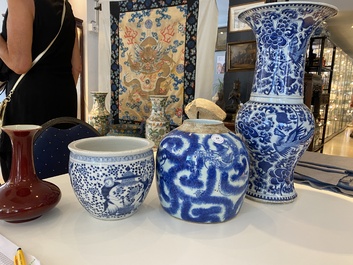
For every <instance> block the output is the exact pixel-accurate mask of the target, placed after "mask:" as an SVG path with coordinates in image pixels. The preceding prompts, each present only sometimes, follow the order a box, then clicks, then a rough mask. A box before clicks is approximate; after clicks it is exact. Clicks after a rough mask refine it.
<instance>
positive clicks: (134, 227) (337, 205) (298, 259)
mask: <svg viewBox="0 0 353 265" xmlns="http://www.w3.org/2000/svg"><path fill="white" fill-rule="evenodd" d="M49 180H50V181H51V182H53V183H55V184H57V185H58V186H59V187H60V189H61V191H62V198H61V201H60V202H59V204H58V205H57V206H56V208H54V209H53V210H51V211H50V212H48V213H46V214H45V215H43V216H42V217H40V218H39V219H36V220H34V221H30V222H27V223H20V224H12V223H7V222H4V221H0V233H1V234H3V235H4V236H5V237H7V238H8V239H9V240H11V241H12V242H14V243H15V244H17V245H19V246H21V247H22V249H24V250H25V251H27V252H28V253H29V254H32V255H34V256H35V257H36V258H37V259H39V260H40V261H41V264H42V265H56V264H61V265H62V264H65V265H71V264H80V265H81V264H82V265H83V264H99V265H100V264H124V265H127V264H133V265H135V264H139V265H140V264H153V265H159V264H160V265H171V264H183V265H185V264H186V265H188V264H194V265H198V264H203V265H206V264H212V265H214V264H221V265H225V264H232V265H235V264H238V265H247V264H256V265H259V264H260V265H266V264H271V265H275V264H281V265H283V264H286V265H289V264H295V265H298V264H320V265H324V264H330V265H332V264H337V265H338V264H339V265H343V264H353V198H350V197H347V196H343V195H339V194H335V193H332V192H326V191H319V190H315V189H312V188H310V187H307V186H303V185H298V184H297V185H296V190H297V192H298V198H297V199H296V201H295V202H293V203H291V204H282V205H272V204H262V203H258V202H254V201H251V200H248V199H245V202H244V204H243V206H242V208H241V210H240V213H239V214H238V216H236V217H235V218H234V219H232V220H230V221H228V222H225V223H219V224H197V223H190V222H186V221H182V220H179V219H175V218H173V217H171V216H170V215H168V214H167V213H166V212H164V210H163V209H162V208H161V206H160V204H159V199H158V197H157V191H156V182H154V183H153V184H152V187H151V190H150V192H149V194H148V196H147V198H146V201H145V202H144V204H143V205H142V206H141V208H140V209H139V210H138V212H137V213H135V214H134V215H133V216H131V217H129V218H127V219H124V220H119V221H102V220H97V219H95V218H93V217H92V216H90V215H89V214H88V212H86V210H84V208H83V207H82V206H81V205H80V204H79V202H78V200H77V199H76V197H75V195H74V193H73V191H72V189H71V186H70V180H69V176H68V175H62V176H58V177H55V178H52V179H49Z"/></svg>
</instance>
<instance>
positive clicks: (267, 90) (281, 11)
mask: <svg viewBox="0 0 353 265" xmlns="http://www.w3.org/2000/svg"><path fill="white" fill-rule="evenodd" d="M336 13H337V10H336V9H334V8H333V7H331V6H326V5H320V4H318V3H295V2H292V3H277V4H266V5H262V6H260V7H254V8H252V9H249V10H245V11H244V12H243V13H241V14H239V19H240V20H242V21H244V22H245V23H247V24H248V25H249V26H250V27H251V28H252V30H253V31H254V33H255V36H256V45H257V60H256V68H255V76H254V82H253V86H252V92H253V93H259V94H264V95H285V96H287V95H288V96H291V95H295V96H303V82H304V79H303V78H304V60H305V53H306V50H307V46H308V40H309V39H310V37H311V35H312V34H313V32H314V31H315V29H316V28H317V27H318V26H319V25H320V24H321V23H322V21H323V20H325V19H327V18H329V17H331V16H332V15H334V14H336Z"/></svg>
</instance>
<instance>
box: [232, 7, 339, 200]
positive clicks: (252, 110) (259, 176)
mask: <svg viewBox="0 0 353 265" xmlns="http://www.w3.org/2000/svg"><path fill="white" fill-rule="evenodd" d="M335 14H337V9H336V8H335V7H334V6H331V5H327V4H322V3H311V2H303V3H301V2H279V3H268V4H263V5H259V6H256V7H253V8H249V9H246V10H244V11H243V12H242V13H240V14H239V19H240V20H241V21H243V22H245V23H247V24H248V25H249V26H250V27H251V28H252V30H253V32H254V33H255V36H256V42H257V61H256V66H255V74H254V81H253V86H252V92H251V95H250V100H249V101H248V102H246V103H245V104H244V106H243V107H242V108H241V110H240V111H239V112H238V114H237V117H236V121H235V127H236V130H237V132H239V133H240V134H241V135H242V136H243V140H244V141H245V143H246V146H247V148H248V151H249V155H250V159H251V168H250V176H249V187H248V190H247V193H246V194H247V197H249V198H251V199H254V200H256V201H260V202H269V203H287V202H292V201H293V200H294V199H295V198H296V197H297V193H296V191H295V188H294V181H293V171H294V168H295V165H296V163H297V161H298V159H299V158H300V157H301V156H302V154H303V153H304V151H305V150H306V149H307V147H308V146H309V144H310V142H311V140H312V136H313V134H314V127H315V122H314V117H313V115H312V113H311V111H310V109H309V108H307V107H306V105H304V103H303V89H304V63H305V54H306V50H307V46H308V42H309V40H310V37H311V35H312V34H313V32H314V31H315V29H316V28H317V27H318V26H319V25H320V24H321V22H322V21H323V20H325V19H327V18H329V17H332V16H334V15H335Z"/></svg>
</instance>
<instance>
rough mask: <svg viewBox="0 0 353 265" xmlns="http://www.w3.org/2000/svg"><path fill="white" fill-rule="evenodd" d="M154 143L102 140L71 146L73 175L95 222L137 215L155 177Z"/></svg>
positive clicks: (79, 196) (118, 138) (115, 138)
mask: <svg viewBox="0 0 353 265" xmlns="http://www.w3.org/2000/svg"><path fill="white" fill-rule="evenodd" d="M153 146H154V143H153V142H152V141H150V140H147V139H143V138H139V137H128V136H101V137H92V138H85V139H81V140H77V141H74V142H72V143H70V144H69V149H70V160H69V175H70V179H71V185H72V188H73V190H74V193H75V195H76V197H77V199H78V201H79V202H80V203H81V205H82V206H83V207H84V208H85V209H86V210H87V211H88V212H89V213H90V214H91V215H92V216H93V217H95V218H97V219H101V220H118V219H123V218H126V217H129V216H131V215H132V214H134V213H135V212H136V211H137V210H138V208H139V207H140V206H141V204H142V203H143V202H144V200H145V198H146V196H147V194H148V192H149V190H150V187H151V184H152V181H153V177H154V169H155V165H154V155H153V150H152V148H153Z"/></svg>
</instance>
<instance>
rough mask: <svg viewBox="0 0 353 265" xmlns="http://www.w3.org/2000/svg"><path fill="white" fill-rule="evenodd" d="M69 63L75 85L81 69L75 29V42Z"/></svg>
mask: <svg viewBox="0 0 353 265" xmlns="http://www.w3.org/2000/svg"><path fill="white" fill-rule="evenodd" d="M71 64H72V75H73V76H74V80H75V84H76V85H77V80H78V77H79V75H80V73H81V71H82V63H81V54H80V48H79V46H78V37H77V31H76V37H75V44H74V48H73V51H72V58H71Z"/></svg>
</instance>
